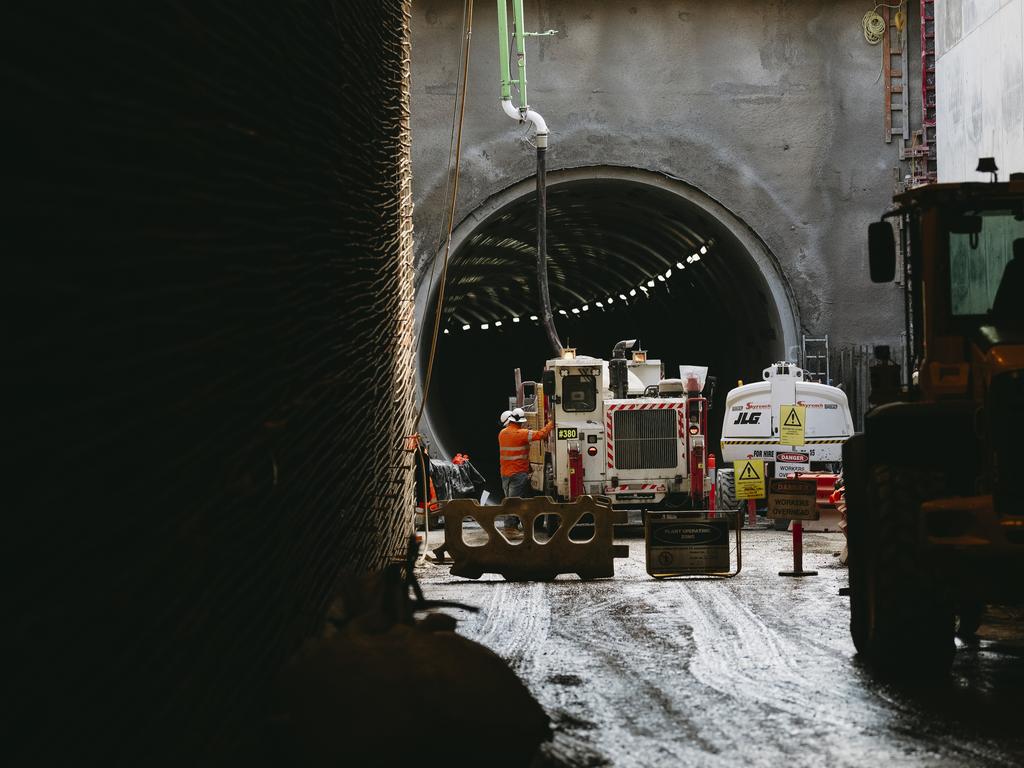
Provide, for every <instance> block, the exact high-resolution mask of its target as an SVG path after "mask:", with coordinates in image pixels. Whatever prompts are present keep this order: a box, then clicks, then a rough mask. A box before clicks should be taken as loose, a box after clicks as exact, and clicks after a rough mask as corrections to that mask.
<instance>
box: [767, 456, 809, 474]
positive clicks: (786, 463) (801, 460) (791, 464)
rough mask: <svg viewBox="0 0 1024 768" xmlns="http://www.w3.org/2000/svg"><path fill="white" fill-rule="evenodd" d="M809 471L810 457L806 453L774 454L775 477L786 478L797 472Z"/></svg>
mask: <svg viewBox="0 0 1024 768" xmlns="http://www.w3.org/2000/svg"><path fill="white" fill-rule="evenodd" d="M810 471H811V456H810V454H807V453H783V452H782V451H777V452H776V453H775V476H776V477H786V476H787V475H791V474H796V473H797V472H810Z"/></svg>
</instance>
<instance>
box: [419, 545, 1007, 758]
mask: <svg viewBox="0 0 1024 768" xmlns="http://www.w3.org/2000/svg"><path fill="white" fill-rule="evenodd" d="M431 541H432V542H434V538H433V536H432V537H431ZM439 541H440V537H439V538H438V540H437V543H439ZM790 542H791V539H790V536H789V534H787V533H785V532H777V531H769V530H753V531H747V532H745V533H744V536H743V545H744V546H743V561H744V567H743V572H742V573H741V574H740V575H739V576H738V577H736V578H734V579H732V580H722V581H713V580H702V581H683V580H666V581H655V580H653V579H651V578H650V577H649V576H648V575H647V573H646V571H645V570H644V547H643V540H642V539H624V540H622V541H620V542H619V543H628V544H629V545H630V557H629V559H628V560H616V564H615V570H616V575H615V578H613V579H605V580H600V581H590V582H581V581H580V580H579V579H577V578H576V577H575V576H562V577H559V579H558V580H557V581H554V582H547V583H509V582H505V581H504V580H502V579H501V578H500V577H497V576H485V577H484V578H483V579H481V580H480V581H469V580H466V579H460V578H457V577H453V576H451V575H450V574H449V573H448V566H435V565H425V566H422V567H420V568H419V569H418V570H417V575H418V576H419V578H420V580H421V583H422V585H423V588H424V591H425V593H426V596H427V597H428V598H432V599H442V600H457V601H461V602H464V603H469V604H472V605H476V606H479V607H480V608H481V609H482V610H481V613H480V614H477V615H467V614H465V613H463V612H459V613H458V616H459V619H460V624H459V632H461V633H462V634H464V635H466V636H467V637H470V638H472V639H474V640H477V641H479V642H481V643H483V644H484V645H486V646H488V647H490V648H491V649H493V650H494V651H495V652H497V653H498V654H500V655H501V656H503V657H504V658H505V659H507V660H508V661H509V663H510V664H511V666H512V667H513V669H515V671H516V672H517V673H518V674H519V676H520V677H521V678H522V679H523V681H524V682H525V683H526V684H527V686H528V687H529V688H530V689H531V690H532V691H533V693H534V695H535V696H536V697H537V699H538V700H539V701H540V703H541V704H542V705H543V706H544V707H545V709H546V710H547V712H548V714H549V715H550V717H551V719H552V723H553V726H554V730H555V737H554V739H553V741H552V742H551V744H549V745H548V746H547V747H546V756H547V758H548V764H549V765H553V766H557V765H566V766H576V765H581V766H603V765H614V766H655V765H665V766H671V765H686V766H731V765H746V766H783V765H787V766H802V765H807V766H868V765H884V766H886V768H889V767H890V766H918V765H920V766H965V765H1007V766H1014V765H1022V764H1024V720H1022V713H1024V634H1022V632H1021V623H1020V622H1019V621H1014V622H1010V621H1009V620H1008V618H1009V614H1008V612H1006V611H1003V612H1000V613H998V614H997V615H996V616H995V617H994V618H993V619H992V620H991V621H990V622H989V623H987V624H986V626H984V627H983V628H982V630H981V631H980V633H979V639H978V640H977V641H974V642H972V643H970V644H961V645H960V647H959V649H958V653H957V658H956V662H955V664H954V670H953V674H952V675H951V677H950V678H949V680H947V681H944V682H942V683H938V684H932V685H927V686H923V685H917V686H907V685H895V684H891V683H881V682H878V681H876V680H875V679H874V678H872V676H871V675H870V674H869V673H868V671H867V670H866V669H865V668H863V666H862V665H861V664H860V663H859V662H858V660H857V659H856V658H855V652H854V648H853V643H852V641H851V640H850V634H849V628H848V623H849V600H848V598H846V597H841V596H840V595H839V589H840V588H841V587H845V586H846V584H847V571H846V568H844V567H842V566H840V565H839V562H838V557H836V556H835V555H834V553H835V552H838V550H839V549H840V548H841V546H842V543H843V538H842V536H841V535H840V534H826V533H818V534H805V537H804V545H805V555H804V567H805V568H806V569H816V570H817V571H818V573H819V575H818V576H815V577H809V578H804V579H791V578H784V577H780V576H778V571H780V570H788V569H789V568H790V567H791V565H792V554H791V551H792V550H791V548H790ZM509 733H510V738H513V737H514V736H513V733H514V729H513V728H512V727H511V724H510V729H509Z"/></svg>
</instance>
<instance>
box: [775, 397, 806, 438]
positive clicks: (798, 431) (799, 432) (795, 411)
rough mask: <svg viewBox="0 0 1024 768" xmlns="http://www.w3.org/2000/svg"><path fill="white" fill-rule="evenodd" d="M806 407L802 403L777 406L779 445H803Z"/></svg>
mask: <svg viewBox="0 0 1024 768" xmlns="http://www.w3.org/2000/svg"><path fill="white" fill-rule="evenodd" d="M806 412H807V408H806V407H805V406H802V405H781V406H779V445H803V444H804V425H805V424H806V423H807V420H806Z"/></svg>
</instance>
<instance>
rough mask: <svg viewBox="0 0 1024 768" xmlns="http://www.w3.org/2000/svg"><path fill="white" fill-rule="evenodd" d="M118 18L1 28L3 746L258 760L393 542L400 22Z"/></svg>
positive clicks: (57, 12)
mask: <svg viewBox="0 0 1024 768" xmlns="http://www.w3.org/2000/svg"><path fill="white" fill-rule="evenodd" d="M116 6H117V7H116V8H112V7H103V8H99V7H95V6H91V5H89V4H77V5H72V4H61V3H58V4H57V5H56V6H53V5H52V4H33V3H27V4H21V5H20V6H19V7H17V8H14V7H12V8H10V9H8V10H7V13H6V14H5V21H4V26H5V30H4V31H5V33H6V34H5V35H4V38H5V44H4V46H3V51H2V52H0V78H2V80H0V82H2V83H3V92H4V104H5V106H4V119H3V122H4V124H5V125H4V127H3V128H2V129H0V131H2V132H3V135H4V136H5V137H6V140H5V142H4V146H5V155H6V159H5V168H4V186H5V187H6V189H5V194H4V206H3V221H4V225H3V231H2V233H0V238H2V239H0V242H2V243H3V249H2V250H3V255H4V272H5V277H4V279H3V284H4V285H3V287H4V290H3V293H4V308H5V318H6V322H5V330H6V334H5V337H6V339H7V342H6V343H5V345H4V347H5V363H4V366H3V370H4V374H3V377H4V379H5V385H4V392H5V393H6V395H7V396H6V397H5V398H4V406H5V409H6V418H5V420H4V421H5V424H6V427H7V428H6V429H5V430H4V438H5V443H6V446H7V450H6V451H5V454H6V455H7V456H8V458H7V459H6V460H5V470H6V472H5V477H6V478H7V480H6V483H5V485H6V493H5V494H4V496H5V498H6V499H7V503H5V505H4V515H3V518H4V524H5V528H6V530H5V532H4V536H3V538H4V546H5V550H6V556H5V561H6V564H7V565H8V567H9V568H10V569H11V570H9V573H10V574H12V575H11V577H9V578H8V588H9V589H10V588H12V587H13V590H12V593H13V594H12V601H13V608H14V610H13V612H11V613H9V614H8V615H7V616H6V617H5V621H4V636H5V645H7V647H8V653H6V654H5V656H6V660H7V666H8V668H9V671H8V672H7V673H6V674H5V680H4V688H5V697H4V698H5V700H6V702H7V710H8V711H7V712H5V721H6V722H5V724H6V726H7V728H6V729H5V730H7V732H8V733H9V734H14V737H15V741H14V743H13V747H14V748H13V754H14V756H15V757H16V761H15V762H18V763H19V764H21V763H24V764H44V763H48V762H56V761H54V760H52V758H55V757H57V756H61V757H62V758H63V760H62V763H63V764H75V765H91V764H94V763H95V764H131V765H148V764H153V763H171V764H182V765H185V764H187V765H192V764H197V763H217V764H224V763H228V762H234V761H235V760H236V759H245V760H246V762H249V763H250V764H255V763H258V762H260V760H268V759H271V758H270V757H268V755H269V754H270V753H268V752H266V751H265V748H264V745H263V744H262V743H261V741H260V739H259V736H260V734H262V733H264V732H265V730H266V726H267V716H268V712H269V711H270V705H269V703H268V702H269V701H270V700H271V691H272V688H273V683H274V680H275V677H276V675H277V674H278V672H279V670H280V669H281V667H282V666H283V664H284V663H285V662H286V660H287V659H288V658H289V656H290V655H292V654H293V653H294V652H295V651H296V649H297V648H299V647H300V646H301V644H302V642H303V641H304V640H305V639H306V638H308V637H309V636H310V635H311V634H312V633H313V632H314V631H316V630H317V629H318V628H319V626H320V625H321V622H322V620H323V616H324V613H325V607H326V605H327V604H328V602H329V600H330V598H331V595H332V594H333V592H334V590H335V586H336V584H337V582H338V579H339V578H341V577H343V576H344V574H345V573H347V572H358V571H361V570H365V569H368V568H372V567H376V566H379V565H381V564H382V563H384V562H385V561H386V560H388V559H390V558H391V557H393V556H394V555H396V554H397V553H399V552H401V550H402V548H403V542H404V539H405V536H406V535H407V534H408V530H409V529H408V525H409V512H410V510H411V474H412V473H411V458H410V455H409V454H405V453H403V452H402V451H401V444H402V440H401V437H402V435H403V434H404V433H405V432H406V431H407V430H408V429H409V427H410V419H411V418H412V412H411V406H412V399H413V382H412V338H411V336H412V302H413V294H412V252H411V248H412V241H411V212H412V203H411V195H410V166H409V120H408V117H409V116H408V67H409V55H410V51H409V33H408V29H409V22H408V12H409V8H408V0H363V1H361V2H351V1H345V2H342V1H341V0H337V1H336V2H329V1H328V0H320V1H314V0H307V1H305V2H302V1H298V0H296V1H295V2H284V3H249V2H241V1H240V0H239V1H238V2H212V1H211V0H205V1H204V2H169V1H165V2H143V3H130V4H129V3H122V4H116ZM4 751H5V754H6V755H7V756H10V755H11V754H12V749H11V748H10V744H9V745H8V747H7V748H6V749H5V750H4Z"/></svg>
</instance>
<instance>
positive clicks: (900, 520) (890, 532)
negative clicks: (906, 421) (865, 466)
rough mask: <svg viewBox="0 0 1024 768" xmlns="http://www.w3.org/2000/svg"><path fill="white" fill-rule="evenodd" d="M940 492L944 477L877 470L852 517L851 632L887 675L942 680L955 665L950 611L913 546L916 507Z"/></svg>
mask: <svg viewBox="0 0 1024 768" xmlns="http://www.w3.org/2000/svg"><path fill="white" fill-rule="evenodd" d="M942 487H943V477H942V475H941V474H937V473H934V472H929V471H926V470H920V469H916V468H908V467H896V466H889V465H876V466H873V467H870V469H869V471H868V472H867V487H866V488H864V489H862V494H857V495H856V496H859V497H860V498H861V499H862V500H863V501H864V502H866V503H862V504H858V505H855V506H854V507H851V509H850V513H849V520H848V526H849V527H848V534H849V551H850V556H849V565H850V631H851V634H852V636H853V642H854V645H855V646H856V648H857V651H858V652H859V653H860V654H862V655H863V656H864V657H865V658H866V659H867V661H868V662H869V663H870V664H871V666H872V667H874V668H875V669H877V670H878V671H881V672H884V673H889V674H914V675H918V674H920V675H935V674H942V673H945V672H947V671H948V670H949V666H950V664H951V663H952V661H953V653H954V645H953V628H954V624H953V609H952V605H951V603H950V601H949V599H948V598H947V596H946V594H945V591H944V589H943V586H942V579H941V574H940V573H938V572H937V571H936V570H935V569H934V568H933V567H932V566H931V565H930V564H928V563H927V562H926V561H925V560H924V558H922V557H921V554H920V546H919V543H918V536H919V533H918V514H919V509H920V505H921V502H922V501H925V500H927V499H929V498H935V497H936V496H938V495H940V494H941V493H942ZM848 497H849V494H848Z"/></svg>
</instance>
